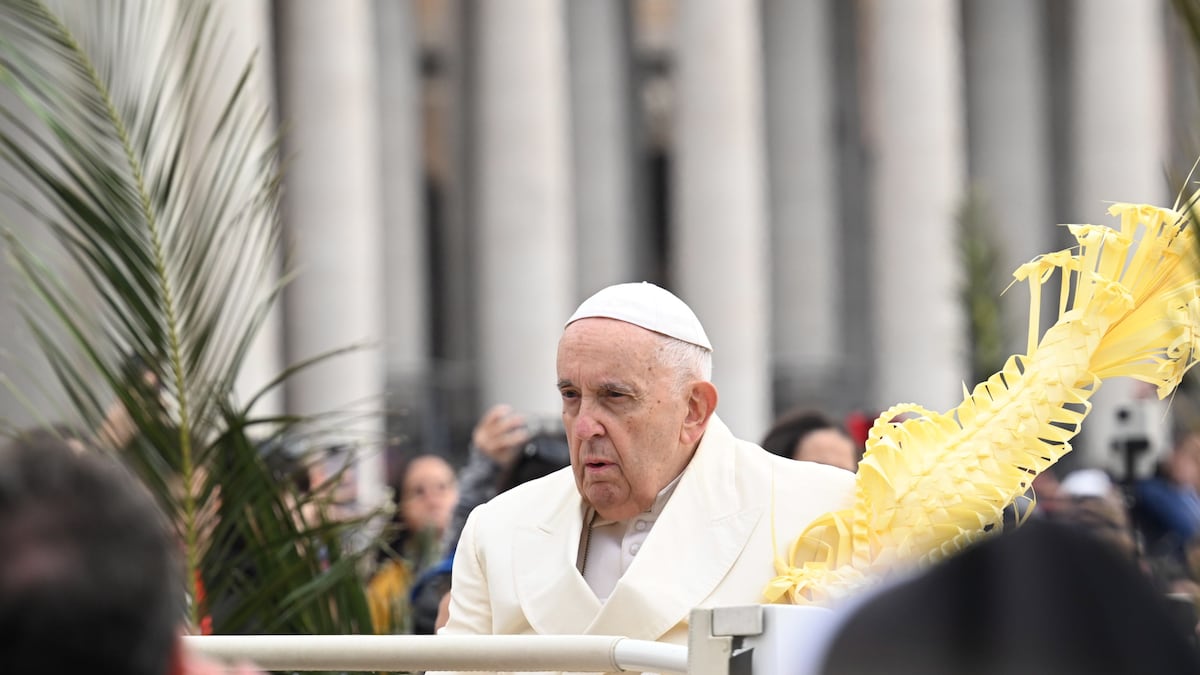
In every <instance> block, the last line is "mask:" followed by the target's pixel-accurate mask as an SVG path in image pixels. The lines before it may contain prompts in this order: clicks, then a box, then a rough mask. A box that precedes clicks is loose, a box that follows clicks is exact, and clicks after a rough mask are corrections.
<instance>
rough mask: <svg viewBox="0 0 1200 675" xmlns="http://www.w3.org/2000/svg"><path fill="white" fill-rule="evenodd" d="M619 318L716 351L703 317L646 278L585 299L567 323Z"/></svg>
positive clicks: (610, 288) (610, 287)
mask: <svg viewBox="0 0 1200 675" xmlns="http://www.w3.org/2000/svg"><path fill="white" fill-rule="evenodd" d="M592 318H601V319H616V320H618V321H624V322H625V323H631V324H633V325H635V326H641V327H642V328H645V329H646V330H649V331H654V332H655V333H661V334H663V335H666V336H669V337H673V338H675V339H676V340H683V341H684V342H688V343H691V344H694V345H696V346H698V347H703V348H705V349H707V350H709V351H712V343H710V342H709V341H708V335H706V334H705V333H704V327H703V326H701V325H700V319H698V318H696V314H695V313H694V312H692V309H691V308H690V307H688V306H687V303H685V302H684V301H682V300H680V299H679V298H678V297H676V296H675V295H674V294H672V293H671V292H670V291H668V290H666V289H665V288H660V287H658V286H655V285H654V284H652V283H650V282H647V281H643V282H640V283H638V282H634V283H627V284H616V285H613V286H609V287H607V288H603V289H601V290H599V291H597V292H596V293H595V294H594V295H592V297H590V298H588V299H587V300H584V301H583V304H581V305H579V309H576V310H575V313H574V314H572V315H571V318H570V319H568V320H567V323H566V324H565V325H564V326H563V327H564V328H565V327H566V326H569V325H571V324H572V323H574V322H576V321H578V320H580V319H592Z"/></svg>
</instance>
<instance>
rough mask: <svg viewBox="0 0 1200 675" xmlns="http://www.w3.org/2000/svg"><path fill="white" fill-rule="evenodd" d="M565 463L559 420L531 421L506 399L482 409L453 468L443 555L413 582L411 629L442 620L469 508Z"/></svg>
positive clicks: (429, 629) (424, 630)
mask: <svg viewBox="0 0 1200 675" xmlns="http://www.w3.org/2000/svg"><path fill="white" fill-rule="evenodd" d="M570 463H571V457H570V449H569V448H568V446H567V440H566V435H565V434H564V433H563V430H562V423H561V422H558V421H557V420H556V421H555V422H554V423H549V422H542V423H539V422H537V421H531V420H530V419H529V418H527V417H526V416H524V415H521V414H520V413H517V412H516V411H515V410H514V409H513V408H512V406H509V405H506V404H498V405H495V406H492V407H491V408H489V409H488V410H487V411H485V412H484V414H483V416H482V417H480V418H479V421H478V422H477V423H476V425H475V429H474V430H473V432H472V434H471V448H470V459H469V460H468V462H467V465H466V466H465V467H464V468H463V470H462V471H461V472H460V473H459V486H460V490H459V499H458V504H457V505H456V506H455V507H454V518H453V519H452V520H451V523H450V527H448V528H447V529H446V533H445V535H444V536H443V538H442V541H443V546H442V550H443V551H444V554H445V555H444V557H443V559H442V561H441V562H440V563H438V564H437V565H435V566H433V567H431V568H430V569H428V570H426V571H425V572H424V573H423V574H422V575H421V576H420V577H419V578H418V579H417V580H416V582H414V583H413V590H412V595H411V602H412V615H413V622H412V623H413V632H414V633H416V634H418V635H426V634H429V635H432V634H433V633H434V632H436V630H437V629H438V628H441V627H442V626H443V625H445V619H446V616H447V606H448V603H449V593H450V587H451V573H452V566H453V564H454V550H455V548H456V547H457V545H458V536H459V534H460V532H461V531H462V526H463V524H464V523H465V522H466V520H467V516H468V515H469V514H470V513H471V511H472V510H473V509H474V508H475V507H476V506H478V505H480V504H482V503H484V502H486V501H488V500H490V499H491V498H492V497H494V496H495V495H497V494H500V493H503V492H506V491H508V490H510V489H512V488H514V487H516V486H518V485H521V484H522V483H525V482H527V481H531V480H533V479H535V478H541V477H542V476H545V475H548V474H550V473H553V472H555V471H557V470H559V469H562V468H564V467H566V466H569V465H570Z"/></svg>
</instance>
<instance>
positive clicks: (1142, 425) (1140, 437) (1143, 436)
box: [1112, 404, 1151, 483]
mask: <svg viewBox="0 0 1200 675" xmlns="http://www.w3.org/2000/svg"><path fill="white" fill-rule="evenodd" d="M1116 418H1117V423H1116V427H1115V429H1114V430H1113V438H1112V449H1113V451H1114V452H1117V453H1119V454H1120V455H1121V459H1122V469H1123V471H1124V473H1123V475H1122V476H1121V480H1122V481H1123V482H1126V483H1132V482H1133V481H1135V480H1137V478H1138V471H1137V465H1138V461H1137V459H1138V457H1139V456H1141V455H1144V454H1146V453H1147V452H1148V451H1149V450H1150V447H1151V443H1150V433H1149V429H1148V428H1147V427H1146V419H1145V415H1144V413H1143V410H1142V407H1141V406H1138V405H1135V404H1130V405H1123V406H1120V407H1119V408H1117V411H1116Z"/></svg>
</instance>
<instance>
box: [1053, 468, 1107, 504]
mask: <svg viewBox="0 0 1200 675" xmlns="http://www.w3.org/2000/svg"><path fill="white" fill-rule="evenodd" d="M1058 489H1060V490H1062V491H1063V493H1065V494H1067V495H1069V496H1071V497H1107V496H1109V495H1110V494H1111V493H1112V490H1113V482H1112V479H1111V478H1109V477H1108V474H1107V473H1105V472H1104V471H1103V470H1101V469H1078V470H1076V471H1072V472H1071V473H1069V474H1067V476H1066V478H1063V479H1062V482H1060V483H1059V485H1058Z"/></svg>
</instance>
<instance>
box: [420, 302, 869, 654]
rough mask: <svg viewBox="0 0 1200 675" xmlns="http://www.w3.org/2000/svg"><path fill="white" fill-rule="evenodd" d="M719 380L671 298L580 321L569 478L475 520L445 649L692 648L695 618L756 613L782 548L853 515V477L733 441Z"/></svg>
mask: <svg viewBox="0 0 1200 675" xmlns="http://www.w3.org/2000/svg"><path fill="white" fill-rule="evenodd" d="M711 370H712V345H711V344H709V341H708V337H707V336H706V335H705V332H704V329H703V327H702V326H701V325H700V321H699V320H698V319H697V318H696V316H695V314H693V313H692V311H691V309H689V308H688V306H687V305H685V304H684V303H683V302H682V301H681V300H680V299H679V298H677V297H675V296H674V295H672V294H671V293H669V292H667V291H665V290H663V289H662V288H659V287H657V286H654V285H651V284H648V283H640V284H638V283H634V284H620V285H616V286H610V287H608V288H605V289H603V290H601V291H600V292H598V293H596V294H595V295H594V296H592V297H591V298H589V299H588V300H586V301H585V302H584V303H583V304H582V305H580V306H579V309H578V310H576V312H575V314H574V315H573V316H571V318H570V320H569V321H568V322H567V325H566V328H565V329H564V331H563V334H562V337H561V338H560V340H559V345H558V389H559V392H560V393H561V395H562V406H563V423H564V425H565V428H566V431H567V436H568V440H569V445H570V455H571V466H570V468H569V469H563V470H561V471H558V472H556V473H553V474H550V475H549V476H546V477H544V478H541V479H538V480H535V481H532V482H529V483H526V484H524V485H522V486H520V487H517V488H514V489H513V490H510V491H508V492H506V493H504V494H501V495H499V496H497V497H496V498H495V499H493V500H492V501H491V502H488V503H487V504H484V505H482V506H480V507H478V508H477V509H475V510H474V512H472V514H471V516H470V518H469V520H468V521H467V525H466V527H465V529H464V531H463V535H462V539H461V540H460V542H459V546H458V551H457V554H456V556H455V562H454V575H453V584H452V590H451V601H450V617H449V623H448V624H447V625H446V627H445V628H443V629H442V631H441V634H510V635H511V634H584V635H586V634H592V635H624V636H627V637H631V638H635V639H642V640H659V641H665V642H673V643H681V644H682V643H686V641H687V618H688V614H689V612H690V611H691V610H692V609H693V608H695V607H702V606H726V605H743V604H752V603H756V602H760V601H761V600H762V590H763V588H764V587H765V586H766V584H767V582H768V581H770V580H771V579H772V578H773V577H774V575H775V571H774V567H773V560H774V556H775V555H776V548H775V543H776V541H778V543H779V544H780V545H787V544H788V543H789V542H791V541H792V539H793V538H794V537H795V535H796V534H798V533H799V531H800V530H801V529H802V528H803V526H805V525H806V524H808V523H809V522H810V521H811V520H813V519H814V518H816V517H817V516H818V515H820V514H823V513H825V512H827V511H831V510H834V509H839V508H843V507H845V506H846V505H848V503H849V500H850V497H851V491H852V485H853V476H852V474H850V473H849V472H847V471H842V470H839V469H836V468H832V467H829V466H824V465H818V464H813V463H807V462H793V461H791V460H787V459H783V458H781V457H777V456H775V455H772V454H770V453H768V452H766V451H764V450H762V449H761V448H759V447H757V446H755V445H753V444H752V443H748V442H745V441H740V440H738V439H736V438H734V436H733V435H732V434H731V433H730V431H729V429H728V428H727V427H726V426H725V425H724V424H722V423H721V421H720V420H719V419H718V418H717V416H716V415H715V414H714V411H715V409H716V407H717V390H716V387H714V386H713V384H712V383H711V382H710V381H709V380H710V378H711Z"/></svg>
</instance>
